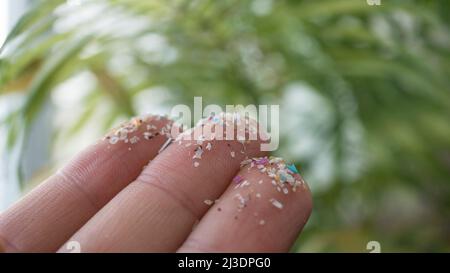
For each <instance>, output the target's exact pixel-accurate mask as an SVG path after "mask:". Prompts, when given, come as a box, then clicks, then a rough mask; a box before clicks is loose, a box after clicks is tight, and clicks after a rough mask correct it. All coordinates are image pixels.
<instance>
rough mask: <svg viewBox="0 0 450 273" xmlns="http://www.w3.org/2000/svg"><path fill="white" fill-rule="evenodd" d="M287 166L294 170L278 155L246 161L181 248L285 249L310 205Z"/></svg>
mask: <svg viewBox="0 0 450 273" xmlns="http://www.w3.org/2000/svg"><path fill="white" fill-rule="evenodd" d="M289 167H290V168H291V169H292V170H294V172H293V171H291V169H289V168H288V167H287V166H286V164H285V163H284V161H282V160H281V159H280V158H270V160H269V159H267V158H258V159H253V160H250V162H248V164H247V165H245V166H244V167H243V169H242V170H241V171H240V172H239V174H238V175H237V176H236V177H235V179H234V180H235V181H236V182H238V184H236V183H234V185H230V187H229V188H228V189H227V191H226V192H225V193H224V194H223V195H222V196H221V197H220V200H219V201H218V202H216V204H215V205H214V206H213V207H212V208H211V209H210V210H209V211H208V213H207V214H206V215H205V216H204V217H203V219H202V221H200V223H199V224H198V225H197V227H196V228H195V230H194V231H193V232H192V233H191V234H190V235H189V237H188V238H187V240H186V241H185V242H184V244H183V246H182V247H181V248H180V249H179V252H286V251H288V250H289V248H290V247H291V246H292V244H293V243H294V241H295V239H296V238H297V236H298V234H299V232H300V231H301V229H302V228H303V226H304V224H305V223H306V221H307V220H308V217H309V215H310V212H311V208H312V202H311V195H310V192H309V190H308V188H307V186H306V184H305V183H304V182H303V180H302V179H301V177H300V176H299V174H297V173H296V169H294V167H292V166H289ZM288 180H289V181H288ZM272 181H273V182H272Z"/></svg>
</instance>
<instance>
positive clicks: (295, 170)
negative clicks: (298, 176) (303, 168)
mask: <svg viewBox="0 0 450 273" xmlns="http://www.w3.org/2000/svg"><path fill="white" fill-rule="evenodd" d="M287 168H288V169H289V170H290V171H291V172H293V173H298V170H297V168H296V167H295V165H294V164H291V165H288V166H287Z"/></svg>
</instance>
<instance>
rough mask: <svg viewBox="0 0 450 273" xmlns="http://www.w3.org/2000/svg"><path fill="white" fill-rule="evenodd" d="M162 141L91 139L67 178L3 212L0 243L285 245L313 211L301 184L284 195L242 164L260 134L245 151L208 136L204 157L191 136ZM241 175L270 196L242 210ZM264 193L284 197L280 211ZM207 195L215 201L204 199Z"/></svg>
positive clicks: (114, 248) (201, 247)
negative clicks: (94, 141) (239, 200)
mask: <svg viewBox="0 0 450 273" xmlns="http://www.w3.org/2000/svg"><path fill="white" fill-rule="evenodd" d="M153 122H154V121H153ZM158 125H159V126H161V125H163V123H160V124H158ZM196 130H199V129H198V128H197V129H196ZM139 133H142V132H139ZM206 137H207V138H208V136H206ZM164 142H165V137H163V136H159V137H158V138H157V139H153V140H150V141H142V142H138V143H136V144H135V146H133V145H124V144H123V143H118V144H114V145H109V143H105V142H100V143H98V144H96V145H94V146H93V147H89V148H88V149H87V150H85V151H84V152H82V153H81V154H80V155H79V156H77V157H76V158H75V159H74V160H73V161H72V163H71V164H69V165H68V166H66V167H65V168H63V171H62V173H64V175H63V176H62V175H61V174H56V175H55V176H53V177H51V178H49V179H48V181H46V182H45V183H43V184H41V186H39V187H38V188H37V189H35V190H33V191H32V192H31V193H30V194H28V195H27V196H26V197H25V198H23V199H22V200H20V201H18V202H17V203H16V204H15V205H13V206H12V207H11V208H10V209H8V210H7V211H5V212H3V213H2V214H0V249H1V246H2V245H3V248H4V249H5V250H6V251H7V252H14V251H20V252H53V251H55V250H57V249H58V248H59V251H60V252H66V251H69V250H68V249H67V248H66V247H65V242H70V241H73V240H74V241H77V242H79V243H80V245H81V251H82V252H175V251H177V250H178V251H180V252H202V251H214V252H216V251H219V252H234V251H242V252H261V251H276V252H278V251H287V250H289V248H290V246H291V245H292V244H293V243H294V241H295V239H296V238H297V235H298V233H299V232H300V231H301V229H302V228H303V225H304V224H305V223H306V221H307V219H308V217H309V214H310V212H311V207H312V201H311V195H310V192H309V190H308V189H307V187H305V188H301V189H299V190H298V191H297V192H296V193H290V194H289V195H283V194H282V193H281V195H280V193H279V192H277V191H276V189H274V188H273V186H272V185H271V184H270V181H266V180H268V177H267V176H264V175H263V174H261V173H259V172H258V171H257V170H251V171H248V170H246V169H245V168H244V169H242V170H240V162H241V161H242V160H243V159H245V157H246V156H248V157H259V156H264V155H266V153H265V152H261V151H260V149H259V147H260V145H259V144H260V143H261V142H260V141H251V142H250V143H248V144H246V147H245V153H243V152H241V151H242V148H243V146H242V144H241V143H239V142H238V141H220V140H212V141H211V144H212V149H211V150H208V151H204V153H203V155H202V158H201V159H200V160H193V159H192V157H193V155H194V148H195V146H196V145H195V144H196V141H194V140H183V141H182V142H181V145H179V144H178V143H177V142H174V143H173V144H171V145H170V146H168V147H167V148H166V149H165V150H164V151H162V152H161V153H160V154H158V150H159V148H160V147H161V145H162V144H163V143H164ZM189 142H190V143H191V144H190V145H191V146H189V147H186V146H188V145H189V144H188V143H189ZM136 145H137V146H136ZM107 146H110V147H109V148H106V147H107ZM129 147H132V152H130V151H129V150H128V148H129ZM125 151H126V152H125ZM127 152H128V153H127ZM231 152H234V157H231V156H230V153H231ZM108 153H109V154H108ZM117 154H120V155H122V156H117ZM152 158H153V160H151V159H152ZM149 160H151V161H150V163H149V164H148V165H147V166H146V164H147V162H148V161H149ZM194 161H197V162H199V165H198V166H197V167H195V166H194V165H193V162H194ZM124 165H125V167H124ZM144 166H146V167H145V168H144V169H143V167H144ZM140 172H141V173H140ZM60 173H61V172H60ZM139 173H140V174H139ZM237 173H240V174H241V175H242V176H243V177H245V179H247V180H248V181H254V180H256V179H257V180H261V179H262V180H264V183H263V184H261V185H259V184H258V185H257V186H256V185H255V186H256V187H255V188H254V189H255V190H256V189H257V190H258V191H259V192H260V194H261V195H262V196H266V197H265V198H261V200H259V201H262V202H253V200H252V202H251V203H249V205H248V207H247V208H245V210H243V211H241V212H239V213H238V212H237V211H236V208H237V204H236V200H235V199H234V198H233V196H234V195H235V194H236V192H242V194H245V191H246V190H247V191H248V190H249V188H243V189H238V190H235V189H234V186H235V183H233V182H232V179H233V177H234V176H235V175H236V174H237ZM66 177H69V178H71V179H69V178H66ZM73 177H76V179H75V178H73ZM72 180H75V181H77V185H76V186H73V181H72ZM70 182H72V183H70ZM269 195H273V196H276V198H277V200H279V201H281V202H282V203H283V204H284V207H283V209H282V210H279V209H277V208H275V207H274V206H273V205H272V204H271V203H270V202H269V201H268V199H267V197H268V196H269ZM206 199H208V200H215V199H220V200H221V201H220V202H218V203H217V204H215V205H214V206H212V207H210V206H208V205H206V204H205V203H204V202H203V201H204V200H206ZM219 208H220V211H219V210H218V209H219ZM255 212H258V214H259V217H261V219H264V220H265V224H264V225H260V224H259V223H260V220H261V219H260V218H258V217H256V216H254V214H255ZM236 216H238V217H237V219H236ZM199 221H200V222H199ZM197 222H199V223H198V224H197V225H195V224H196V223H197ZM194 225H195V228H194V229H193V227H194ZM1 238H3V240H4V242H3V243H1V241H2V240H1ZM261 238H263V239H261ZM180 247H181V248H180Z"/></svg>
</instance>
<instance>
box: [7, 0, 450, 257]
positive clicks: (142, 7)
mask: <svg viewBox="0 0 450 273" xmlns="http://www.w3.org/2000/svg"><path fill="white" fill-rule="evenodd" d="M368 2H370V1H366V0H321V1H319V0H303V1H301V0H248V1H247V0H224V1H214V0H190V1H189V0H164V1H163V0H152V1H142V0H94V1H82V0H67V1H53V0H51V1H38V0H14V1H12V0H11V1H8V0H0V44H3V46H2V47H1V51H0V152H1V153H0V156H1V157H0V210H2V209H4V208H6V207H7V206H8V205H10V204H11V202H13V201H15V200H17V198H19V197H20V196H21V195H22V194H23V193H25V192H26V191H28V190H29V189H31V188H33V187H34V186H36V185H37V184H38V183H39V182H40V181H42V180H43V179H45V178H46V177H47V176H49V175H50V174H51V173H52V172H54V171H55V170H56V169H57V168H58V167H60V166H61V165H63V164H64V163H65V162H67V160H68V159H70V157H72V156H73V155H74V154H75V153H77V152H78V151H80V150H81V149H82V148H83V147H85V146H86V145H87V144H88V143H90V142H92V141H94V140H95V139H97V138H98V137H99V136H101V135H102V134H104V133H105V131H106V130H107V129H108V128H110V127H112V126H114V125H117V124H118V123H119V122H121V121H123V120H125V119H128V118H129V117H131V116H133V115H136V114H142V113H148V112H151V113H160V114H168V113H169V110H170V109H171V107H172V106H173V105H175V104H179V103H184V104H188V105H192V104H193V97H194V96H202V97H203V103H204V104H210V103H214V104H219V105H225V104H244V105H246V104H250V103H252V104H279V105H280V109H281V114H280V117H281V120H280V121H281V124H280V126H281V147H280V149H279V150H278V151H276V152H275V153H274V154H276V155H282V156H283V157H285V158H286V159H287V160H290V161H292V162H294V163H296V164H297V166H299V168H300V171H301V172H302V173H303V174H304V177H306V180H307V181H308V182H309V184H310V187H311V188H312V192H313V195H314V211H313V214H312V217H311V219H310V221H309V223H308V224H307V226H306V227H305V230H304V232H303V233H302V235H301V236H300V238H299V240H298V242H297V243H296V245H295V246H294V247H293V249H292V251H293V252H322V251H323V252H335V251H338V252H340V251H352V252H368V250H367V249H366V244H367V243H368V242H369V241H378V242H379V243H380V245H381V251H382V252H390V251H394V252H396V251H414V252H416V251H427V252H428V251H429V252H438V251H450V122H449V121H450V88H449V87H450V32H449V23H450V1H447V0H409V1H408V0H398V1H395V0H382V1H381V5H373V6H371V5H369V4H368Z"/></svg>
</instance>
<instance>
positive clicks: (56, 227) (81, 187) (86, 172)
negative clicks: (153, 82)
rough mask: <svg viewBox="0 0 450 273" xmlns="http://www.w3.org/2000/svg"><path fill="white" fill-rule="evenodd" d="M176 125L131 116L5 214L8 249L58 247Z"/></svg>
mask: <svg viewBox="0 0 450 273" xmlns="http://www.w3.org/2000/svg"><path fill="white" fill-rule="evenodd" d="M171 124H172V123H171V122H170V121H169V120H168V119H166V118H162V117H159V116H149V117H145V118H134V119H132V120H131V121H130V122H127V123H125V124H123V125H122V126H120V127H119V128H117V129H116V130H113V131H112V132H111V133H110V134H108V135H107V136H106V137H105V139H103V140H101V141H99V142H98V143H96V144H94V145H92V146H90V147H88V148H87V149H86V150H85V151H83V152H82V153H80V154H79V155H78V156H77V157H75V159H73V160H72V161H71V162H70V163H69V164H68V165H67V166H65V167H63V168H62V169H61V170H60V171H59V172H58V173H56V174H55V175H53V176H52V177H50V178H49V179H47V181H45V182H44V183H42V184H41V185H40V186H38V187H37V188H36V189H35V190H33V191H32V192H30V193H29V194H28V195H26V196H25V197H24V198H23V199H21V200H20V201H18V202H17V203H16V204H14V205H13V206H12V207H11V208H9V209H8V210H6V211H5V212H4V213H2V214H0V237H3V241H5V243H4V248H5V249H6V251H45V252H49V251H56V250H57V249H58V248H59V247H60V246H61V245H62V244H63V243H64V242H65V241H66V240H67V239H68V238H69V237H70V236H71V235H72V234H73V233H75V232H76V230H78V229H79V228H80V227H81V226H82V225H83V224H84V223H85V222H86V221H87V220H88V219H89V218H91V217H92V216H93V215H94V214H95V213H96V212H97V211H98V210H99V209H100V208H102V207H103V206H104V205H105V204H106V203H107V202H108V201H109V200H110V199H111V198H112V197H114V195H116V194H117V193H118V192H119V191H120V190H122V189H123V188H124V187H125V186H126V185H128V184H129V183H130V182H131V181H133V180H134V179H135V178H136V177H137V176H138V175H139V173H140V172H141V171H142V168H143V167H144V166H145V165H146V164H147V163H148V161H149V160H150V159H152V158H153V157H154V156H155V155H156V154H157V152H158V149H159V147H160V146H161V145H162V144H163V143H164V142H165V140H166V136H165V135H166V134H167V133H168V132H169V127H170V126H171Z"/></svg>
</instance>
